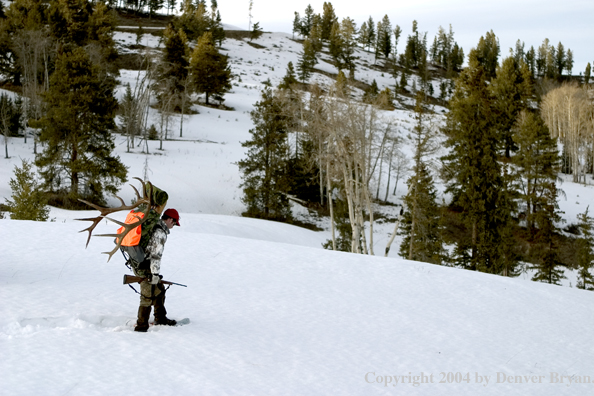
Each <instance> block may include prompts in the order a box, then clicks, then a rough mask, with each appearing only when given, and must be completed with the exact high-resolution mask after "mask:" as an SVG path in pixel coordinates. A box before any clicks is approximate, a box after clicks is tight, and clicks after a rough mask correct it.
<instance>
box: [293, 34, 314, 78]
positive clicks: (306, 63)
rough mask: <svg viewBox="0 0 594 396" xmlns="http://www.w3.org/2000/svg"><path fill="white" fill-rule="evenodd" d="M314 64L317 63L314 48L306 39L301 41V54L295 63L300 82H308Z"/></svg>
mask: <svg viewBox="0 0 594 396" xmlns="http://www.w3.org/2000/svg"><path fill="white" fill-rule="evenodd" d="M316 63H318V59H317V58H316V52H315V48H314V46H313V44H312V43H311V41H310V40H309V39H308V38H306V39H305V40H303V52H302V53H301V57H300V58H299V62H298V63H297V72H298V73H299V79H300V80H301V82H303V83H306V82H307V81H309V78H310V77H311V73H312V71H313V68H314V66H315V65H316Z"/></svg>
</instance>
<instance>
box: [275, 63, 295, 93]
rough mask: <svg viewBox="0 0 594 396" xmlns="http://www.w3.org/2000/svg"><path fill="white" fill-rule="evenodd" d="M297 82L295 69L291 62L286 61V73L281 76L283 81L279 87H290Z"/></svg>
mask: <svg viewBox="0 0 594 396" xmlns="http://www.w3.org/2000/svg"><path fill="white" fill-rule="evenodd" d="M296 83H297V76H296V75H295V69H294V68H293V62H289V63H287V73H286V74H285V76H284V77H283V81H281V83H280V84H279V85H278V88H279V89H289V90H290V89H291V87H292V86H293V85H294V84H296Z"/></svg>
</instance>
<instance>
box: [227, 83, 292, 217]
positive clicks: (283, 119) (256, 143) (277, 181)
mask: <svg viewBox="0 0 594 396" xmlns="http://www.w3.org/2000/svg"><path fill="white" fill-rule="evenodd" d="M250 114H251V118H252V121H253V122H254V128H253V129H251V130H250V134H251V135H252V138H251V139H250V140H248V141H246V142H243V143H242V146H243V147H246V148H247V149H248V153H247V158H246V159H243V160H241V161H239V162H238V166H239V170H240V172H241V173H242V179H243V183H242V184H241V187H242V188H243V194H244V195H243V198H242V202H243V203H244V204H245V205H246V207H247V210H246V212H245V213H244V214H245V215H246V216H248V217H257V218H263V219H270V220H290V219H291V210H290V204H289V200H288V198H287V195H286V194H287V193H288V192H289V189H290V181H289V178H288V176H287V164H288V161H289V145H288V141H287V126H288V123H289V122H290V120H289V117H288V116H287V115H286V114H285V111H284V110H283V108H282V105H281V103H280V102H279V101H278V100H277V99H276V98H275V97H274V95H273V93H272V91H271V90H270V89H269V88H266V89H265V90H264V91H263V92H262V98H261V100H260V101H259V102H257V103H256V105H255V109H254V110H253V111H252V112H251V113H250Z"/></svg>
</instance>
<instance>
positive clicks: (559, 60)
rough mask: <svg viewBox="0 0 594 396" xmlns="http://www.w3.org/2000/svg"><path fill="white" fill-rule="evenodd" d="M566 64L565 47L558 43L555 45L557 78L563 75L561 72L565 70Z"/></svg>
mask: <svg viewBox="0 0 594 396" xmlns="http://www.w3.org/2000/svg"><path fill="white" fill-rule="evenodd" d="M566 63H567V53H566V52H565V47H564V46H563V44H561V42H560V41H559V44H557V50H556V51H555V68H556V70H555V74H556V75H557V76H561V75H562V74H563V70H565V67H566Z"/></svg>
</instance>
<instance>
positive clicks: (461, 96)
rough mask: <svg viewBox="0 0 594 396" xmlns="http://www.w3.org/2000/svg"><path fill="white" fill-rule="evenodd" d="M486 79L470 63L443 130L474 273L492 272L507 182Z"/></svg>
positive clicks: (447, 168) (448, 176) (447, 172)
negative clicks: (503, 173)
mask: <svg viewBox="0 0 594 396" xmlns="http://www.w3.org/2000/svg"><path fill="white" fill-rule="evenodd" d="M486 77H487V76H486V73H485V71H484V69H483V67H482V66H481V65H480V64H479V63H478V62H477V61H476V60H472V59H471V61H470V63H469V65H468V68H466V69H465V70H464V71H463V72H462V74H461V75H460V77H459V78H458V80H457V83H456V90H455V92H454V95H453V97H452V98H451V100H450V112H449V113H448V115H447V119H446V126H445V127H444V129H443V131H444V133H445V135H446V138H447V140H446V142H445V145H446V147H448V148H449V149H450V152H449V154H448V155H446V156H445V157H443V158H442V161H443V162H444V167H443V177H444V179H445V180H446V186H447V191H448V192H450V193H452V195H453V204H454V205H456V206H457V207H459V208H461V210H462V213H461V216H462V219H463V220H464V222H465V223H466V225H467V227H468V228H469V229H470V232H471V234H472V236H471V242H470V246H471V249H472V252H471V265H470V269H473V270H480V271H485V272H492V271H495V270H496V268H495V264H496V263H495V262H496V259H497V251H496V250H497V246H498V245H499V242H500V231H501V230H500V227H501V222H502V218H501V217H500V216H498V213H497V210H498V205H501V200H500V196H499V194H500V191H501V188H502V185H503V180H502V177H501V169H500V165H499V162H498V159H499V156H498V147H497V133H496V132H497V131H496V128H495V125H496V122H495V119H494V112H493V106H492V97H491V95H490V92H489V89H488V85H487V83H486Z"/></svg>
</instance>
